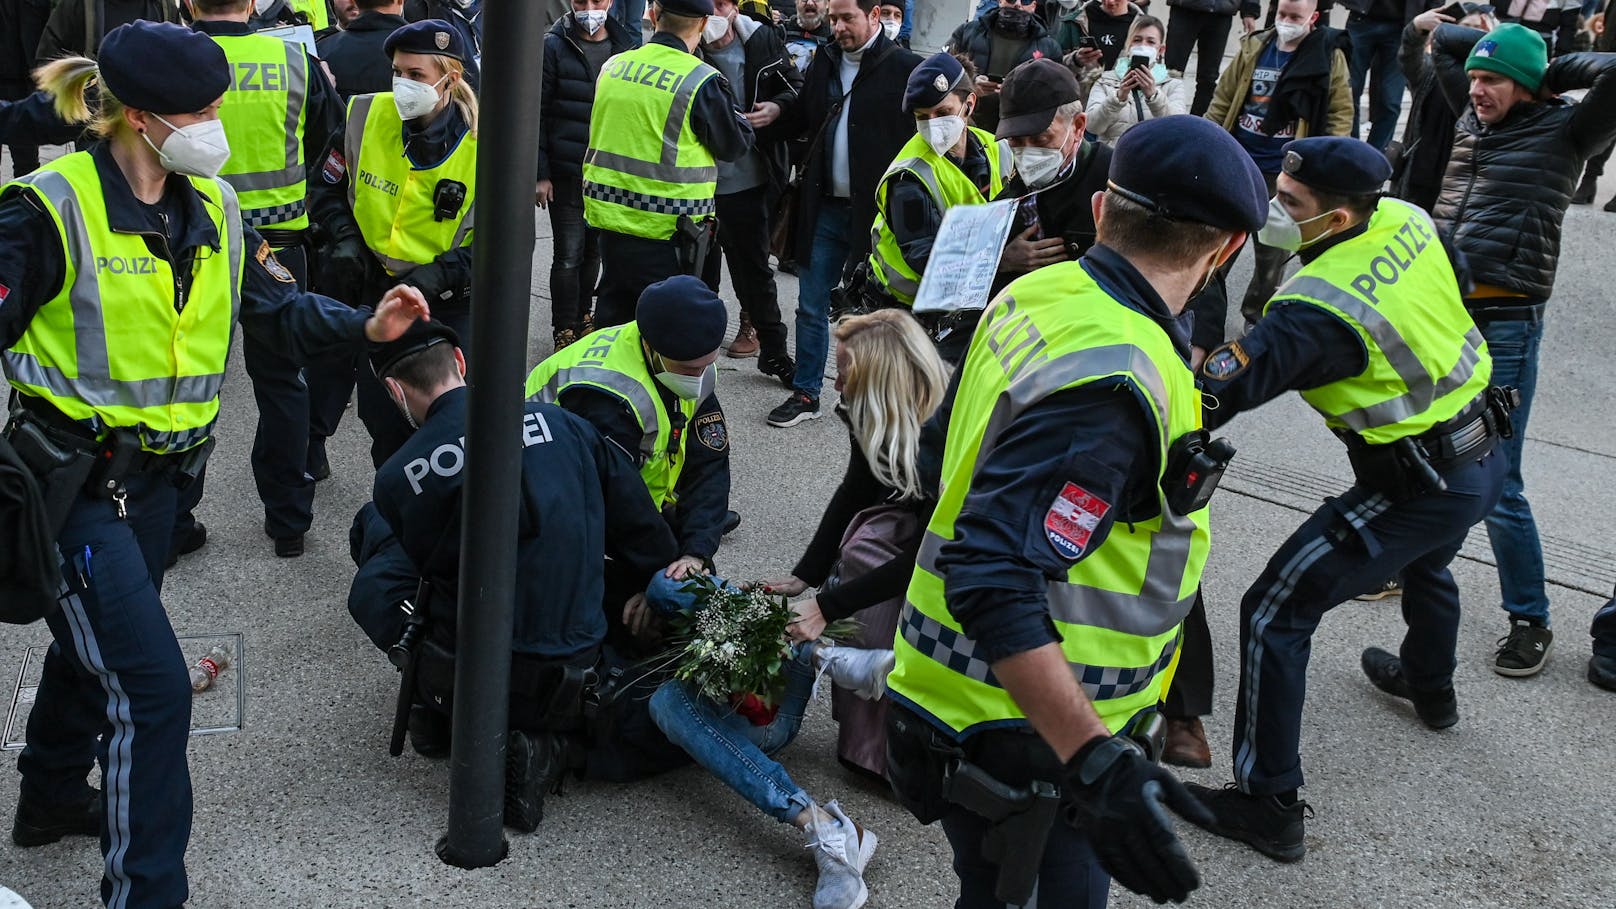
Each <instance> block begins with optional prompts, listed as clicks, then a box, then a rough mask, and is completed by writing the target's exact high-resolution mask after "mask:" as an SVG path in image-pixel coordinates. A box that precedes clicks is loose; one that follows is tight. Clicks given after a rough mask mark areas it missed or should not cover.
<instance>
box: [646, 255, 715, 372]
mask: <svg viewBox="0 0 1616 909" xmlns="http://www.w3.org/2000/svg"><path fill="white" fill-rule="evenodd" d="M634 321H635V322H636V323H638V324H639V326H640V337H642V338H644V339H645V343H647V344H649V345H651V349H652V350H654V351H656V352H657V353H659V354H661V355H662V356H664V357H667V358H668V359H670V360H699V359H701V358H702V357H705V356H707V355H708V354H710V353H712V352H713V351H715V350H717V349H718V348H719V347H720V346H721V345H722V344H723V343H724V332H725V331H726V330H727V329H728V325H729V314H728V313H727V312H725V310H724V301H723V300H720V299H719V298H718V294H715V293H713V291H712V288H710V287H708V286H707V284H706V282H704V281H702V280H701V279H700V278H696V277H692V276H691V275H674V276H673V277H671V278H669V279H667V280H666V281H658V282H657V283H655V284H652V285H651V286H650V287H647V288H646V289H645V292H644V293H642V294H640V302H639V306H638V307H637V308H636V309H635V311H634Z"/></svg>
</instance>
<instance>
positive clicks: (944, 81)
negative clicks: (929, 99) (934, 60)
mask: <svg viewBox="0 0 1616 909" xmlns="http://www.w3.org/2000/svg"><path fill="white" fill-rule="evenodd" d="M931 87H932V88H935V89H937V90H938V91H940V92H946V91H948V77H947V76H944V75H943V74H942V73H938V74H937V78H935V79H933V80H931Z"/></svg>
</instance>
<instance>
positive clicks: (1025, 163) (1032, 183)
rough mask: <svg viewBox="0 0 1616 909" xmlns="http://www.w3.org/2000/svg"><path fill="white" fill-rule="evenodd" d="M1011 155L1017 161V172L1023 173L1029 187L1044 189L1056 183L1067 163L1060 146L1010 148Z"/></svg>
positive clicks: (1023, 178) (1023, 180) (1023, 179)
mask: <svg viewBox="0 0 1616 909" xmlns="http://www.w3.org/2000/svg"><path fill="white" fill-rule="evenodd" d="M1010 155H1011V157H1013V158H1014V159H1015V161H1016V173H1018V174H1020V175H1021V182H1022V183H1025V184H1026V185H1027V188H1028V189H1043V188H1044V187H1046V186H1048V185H1050V184H1051V183H1054V182H1055V178H1056V177H1058V176H1060V172H1061V167H1063V166H1064V165H1065V164H1066V156H1065V155H1063V154H1061V150H1060V149H1058V148H1044V147H1042V146H1038V145H1029V146H1027V147H1025V148H1012V149H1010Z"/></svg>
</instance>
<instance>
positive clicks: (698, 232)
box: [673, 215, 718, 278]
mask: <svg viewBox="0 0 1616 909" xmlns="http://www.w3.org/2000/svg"><path fill="white" fill-rule="evenodd" d="M717 234H718V219H717V218H705V219H703V220H701V221H693V220H691V218H690V216H689V215H680V216H679V220H678V221H677V222H675V224H674V228H673V241H674V246H675V248H676V249H677V250H678V253H679V269H680V270H681V271H682V272H684V273H685V274H687V275H695V276H696V277H698V278H699V277H701V274H702V270H703V269H704V268H705V267H706V266H707V254H708V253H709V252H710V251H711V250H712V248H713V241H714V240H715V239H716V238H717Z"/></svg>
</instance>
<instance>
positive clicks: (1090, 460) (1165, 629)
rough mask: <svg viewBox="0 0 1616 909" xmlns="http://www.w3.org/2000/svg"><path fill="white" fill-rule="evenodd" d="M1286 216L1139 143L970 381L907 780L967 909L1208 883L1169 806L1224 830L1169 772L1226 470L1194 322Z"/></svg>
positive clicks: (1155, 140) (900, 668)
mask: <svg viewBox="0 0 1616 909" xmlns="http://www.w3.org/2000/svg"><path fill="white" fill-rule="evenodd" d="M1208 175H1216V178H1215V179H1208ZM1265 203H1266V199H1265V195H1264V187H1263V181H1262V175H1261V174H1260V173H1258V171H1257V169H1256V166H1255V165H1253V164H1252V163H1251V159H1250V157H1249V156H1247V155H1245V154H1244V152H1242V151H1241V149H1240V146H1239V144H1238V143H1236V142H1235V141H1234V139H1233V138H1231V137H1230V136H1229V135H1228V134H1227V133H1226V132H1223V131H1221V130H1219V129H1217V127H1216V126H1215V125H1213V124H1211V123H1208V122H1207V121H1205V120H1203V119H1200V118H1193V117H1164V118H1161V119H1159V120H1152V121H1150V122H1149V123H1145V124H1141V125H1139V126H1137V127H1135V128H1134V129H1132V130H1130V131H1129V132H1128V133H1127V134H1126V135H1124V136H1123V137H1122V139H1121V141H1120V142H1119V143H1118V144H1117V148H1116V154H1115V156H1114V157H1113V158H1112V162H1111V169H1110V183H1109V189H1108V190H1107V191H1106V192H1105V193H1103V194H1101V195H1097V196H1096V197H1095V199H1094V202H1093V206H1094V211H1095V218H1096V221H1097V222H1098V225H1099V240H1098V243H1096V244H1095V245H1094V246H1093V247H1092V248H1091V249H1090V250H1089V251H1088V253H1087V254H1086V255H1085V256H1084V257H1083V258H1082V259H1080V260H1078V261H1075V262H1062V263H1059V264H1056V265H1051V266H1048V267H1045V268H1042V269H1039V270H1038V271H1035V272H1033V273H1031V274H1029V275H1026V276H1024V277H1021V278H1018V279H1017V280H1016V281H1014V282H1012V283H1011V284H1010V285H1009V286H1008V287H1007V288H1005V290H1004V292H1003V293H1001V294H1000V295H999V296H998V297H997V298H995V299H994V300H993V301H992V303H991V304H989V306H988V308H987V309H986V311H985V312H984V313H983V316H982V321H981V324H980V326H978V328H977V330H976V332H975V335H974V336H973V337H972V339H971V344H970V347H969V349H968V350H967V352H966V355H965V359H964V361H963V362H962V363H961V364H960V368H959V371H958V372H957V373H956V374H955V379H954V386H953V388H951V389H950V391H951V398H950V399H949V400H946V401H945V403H944V407H943V409H942V410H940V411H939V415H938V417H937V418H936V420H937V422H938V423H939V424H941V426H940V427H937V428H941V429H942V430H943V431H944V432H945V433H946V436H947V442H946V445H945V447H944V451H943V467H942V493H941V497H940V499H939V501H938V504H937V509H936V511H935V512H934V513H933V516H932V519H931V523H930V524H929V525H928V526H927V528H926V535H925V538H924V540H923V541H922V543H921V546H920V552H919V555H918V557H917V560H916V570H915V574H914V577H913V579H912V580H911V582H910V586H909V592H908V594H907V601H906V602H905V604H904V608H903V613H902V615H901V618H900V620H899V623H898V633H897V636H896V639H895V640H894V654H895V658H896V666H895V668H894V669H893V671H892V674H891V676H890V677H889V678H888V681H887V686H888V691H889V693H890V694H891V696H892V700H893V702H894V704H893V709H892V712H891V714H890V716H889V724H888V736H889V738H888V756H887V765H888V771H889V775H890V776H891V779H892V782H893V789H894V791H895V792H896V793H897V794H898V796H899V799H900V800H901V801H902V802H903V803H904V804H905V806H906V807H908V808H909V809H910V810H911V811H913V812H914V813H915V815H916V816H917V817H918V818H919V819H920V820H921V821H923V822H930V821H932V820H939V819H940V820H941V821H942V824H943V831H944V833H946V834H947V835H948V839H949V844H950V845H951V846H952V847H953V849H954V868H955V871H956V872H957V873H958V875H959V878H960V898H959V901H958V902H957V903H956V904H955V905H956V906H960V907H971V909H975V907H989V906H991V907H1000V906H1002V905H1004V904H1006V903H1010V904H1023V903H1027V902H1028V900H1029V899H1030V897H1031V894H1032V893H1033V892H1034V889H1035V885H1036V893H1037V903H1038V905H1040V906H1045V905H1047V906H1062V907H1090V906H1092V907H1099V906H1103V905H1105V900H1106V893H1107V887H1108V879H1107V875H1108V874H1109V875H1110V876H1112V877H1114V878H1115V879H1116V880H1117V882H1118V883H1120V884H1122V885H1123V886H1125V887H1127V888H1129V889H1131V890H1134V891H1137V892H1140V893H1144V894H1146V895H1149V896H1151V897H1153V898H1154V899H1156V900H1157V901H1158V902H1160V901H1163V900H1167V899H1173V900H1179V901H1182V900H1183V899H1184V898H1185V897H1186V896H1188V894H1189V892H1190V891H1191V890H1193V889H1194V888H1195V887H1196V886H1198V884H1199V879H1198V876H1197V873H1196V870H1195V866H1194V863H1193V862H1192V861H1191V860H1190V858H1189V856H1188V854H1187V853H1186V852H1185V850H1184V848H1183V846H1182V844H1181V843H1180V842H1179V840H1178V838H1177V836H1176V835H1175V834H1174V831H1173V828H1172V825H1171V823H1170V821H1169V820H1168V816H1167V813H1166V811H1165V810H1164V808H1163V804H1165V805H1166V806H1167V807H1170V808H1172V809H1173V810H1175V811H1177V812H1178V813H1180V814H1183V815H1186V816H1188V817H1191V818H1197V817H1199V818H1200V819H1201V820H1205V818H1204V817H1200V815H1201V813H1202V812H1203V811H1204V809H1202V808H1201V807H1200V806H1199V804H1198V803H1196V802H1195V800H1194V799H1192V798H1190V796H1189V795H1188V793H1187V792H1186V791H1185V789H1184V787H1183V786H1182V785H1181V784H1180V783H1179V782H1178V781H1177V779H1176V778H1174V777H1173V776H1172V775H1171V774H1169V773H1168V772H1166V771H1164V770H1162V769H1161V768H1160V767H1158V766H1156V765H1155V764H1154V763H1153V762H1152V760H1151V759H1150V757H1149V756H1147V755H1148V754H1149V753H1150V752H1149V750H1147V746H1148V749H1150V750H1153V749H1154V748H1155V747H1156V743H1157V741H1158V739H1159V736H1158V735H1157V734H1156V733H1155V732H1154V729H1155V728H1157V727H1159V718H1157V716H1156V713H1155V707H1156V704H1157V702H1158V701H1159V700H1160V697H1161V694H1162V692H1163V690H1164V687H1165V683H1166V680H1167V677H1168V675H1169V674H1170V667H1171V666H1172V664H1173V658H1174V654H1175V652H1176V648H1177V646H1178V641H1179V626H1180V623H1181V622H1182V620H1183V618H1184V616H1185V614H1186V613H1188V611H1189V609H1190V606H1191V604H1192V603H1193V602H1194V599H1195V591H1196V587H1197V585H1198V583H1199V581H1200V575H1201V569H1202V566H1203V565H1204V563H1205V561H1206V556H1207V549H1208V546H1209V542H1210V537H1209V531H1208V524H1207V505H1206V503H1207V499H1208V498H1209V497H1210V495H1211V491H1212V489H1213V488H1214V487H1215V484H1216V482H1217V477H1218V476H1219V474H1220V473H1221V470H1220V465H1221V464H1222V463H1225V462H1226V460H1227V456H1228V451H1227V446H1226V445H1225V444H1224V443H1222V442H1221V441H1209V440H1208V439H1207V437H1206V435H1205V433H1203V432H1202V431H1201V401H1200V395H1199V393H1198V391H1197V389H1196V387H1195V380H1194V376H1193V374H1192V373H1191V372H1190V368H1189V344H1188V341H1187V339H1186V338H1185V337H1184V336H1183V334H1182V333H1181V332H1180V330H1179V329H1178V326H1177V321H1176V320H1177V316H1178V314H1179V313H1180V312H1182V311H1183V308H1184V304H1185V302H1186V301H1187V300H1189V299H1190V298H1191V297H1192V296H1193V295H1194V293H1195V291H1196V290H1197V289H1198V288H1199V287H1201V286H1202V285H1203V284H1205V282H1206V281H1207V280H1208V279H1209V278H1210V276H1211V275H1212V273H1213V271H1214V270H1215V269H1216V268H1217V267H1218V266H1219V265H1220V264H1221V263H1222V262H1224V261H1225V260H1227V259H1228V257H1229V256H1231V255H1233V254H1234V252H1235V251H1236V250H1238V249H1239V248H1240V246H1241V244H1242V243H1244V242H1245V239H1246V235H1247V233H1248V232H1251V231H1254V230H1256V229H1257V228H1258V227H1260V226H1261V225H1262V221H1263V216H1264V213H1265ZM1141 743H1145V744H1143V745H1142V744H1141ZM1060 814H1064V820H1062V819H1061V818H1060V817H1058V816H1057V815H1060Z"/></svg>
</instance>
